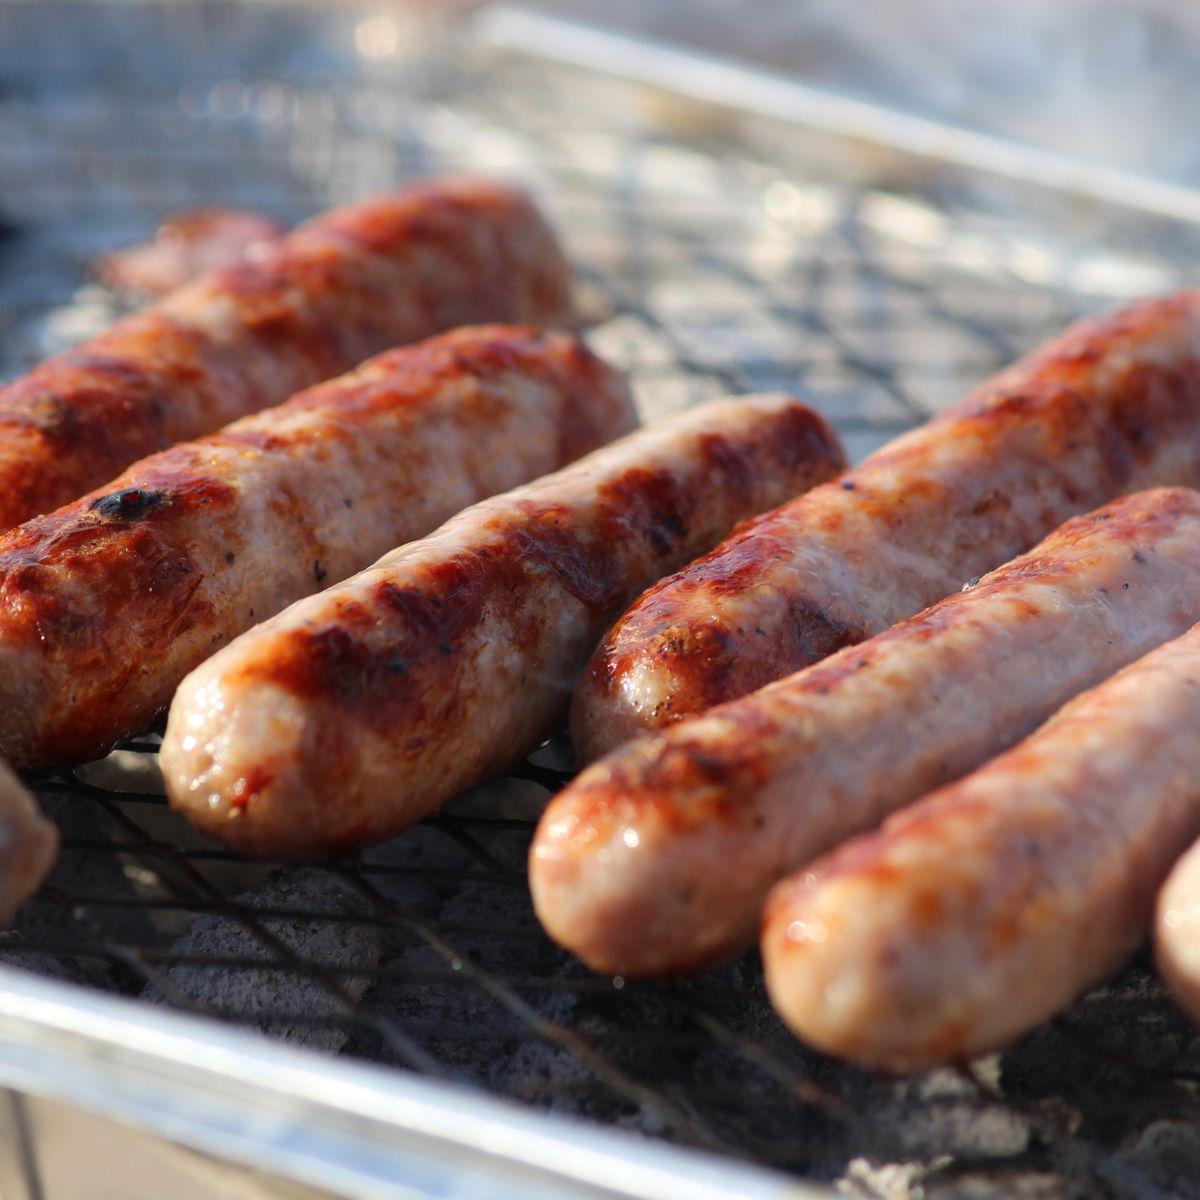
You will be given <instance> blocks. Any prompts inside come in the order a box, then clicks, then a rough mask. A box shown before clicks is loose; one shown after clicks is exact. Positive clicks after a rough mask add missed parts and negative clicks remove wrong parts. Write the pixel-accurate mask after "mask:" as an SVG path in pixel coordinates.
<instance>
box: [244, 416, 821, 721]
mask: <svg viewBox="0 0 1200 1200" xmlns="http://www.w3.org/2000/svg"><path fill="white" fill-rule="evenodd" d="M762 425H763V428H762V429H761V431H760V432H759V437H758V438H756V439H755V441H756V443H757V444H755V445H753V446H751V445H748V444H747V441H746V438H745V435H744V434H742V435H740V436H734V437H729V436H725V435H722V434H720V433H715V432H711V433H706V434H705V435H704V436H703V437H702V438H701V439H699V441H700V456H699V457H700V473H701V474H702V476H703V478H704V479H705V480H706V482H707V484H708V486H709V487H711V488H712V489H713V490H716V491H720V492H721V493H722V494H723V495H724V496H725V497H726V504H730V503H731V502H733V503H736V505H737V506H740V507H743V508H745V507H752V498H753V496H754V495H755V493H756V486H757V485H756V469H755V467H754V465H753V464H754V462H755V459H756V458H757V459H758V460H759V462H761V450H762V446H764V445H765V446H769V447H772V448H773V449H775V450H776V452H777V453H778V455H779V456H780V458H781V459H782V460H783V461H784V462H787V463H789V464H792V465H793V466H795V465H799V464H801V463H813V462H819V461H822V458H827V457H828V456H829V454H830V453H832V447H831V443H830V440H829V439H830V434H829V432H828V428H827V427H826V426H824V425H823V424H822V423H821V422H820V421H819V419H818V418H815V417H814V416H812V415H811V414H810V413H808V412H807V411H804V410H796V409H794V408H789V409H786V410H783V411H781V412H780V413H779V414H776V415H774V416H772V418H771V419H769V420H764V421H763V422H762ZM696 483H697V481H696V479H681V478H679V477H678V476H677V475H676V474H675V473H673V472H672V471H670V470H667V469H652V468H643V467H629V468H627V469H626V470H624V471H622V472H621V473H620V474H619V475H617V476H615V477H614V478H612V479H609V480H607V481H605V482H603V483H602V484H600V485H599V486H598V487H597V489H596V494H595V500H594V503H593V504H592V506H591V508H590V510H588V511H586V512H583V513H581V512H579V511H578V510H577V509H573V508H569V507H567V506H565V505H563V504H556V503H550V502H546V501H542V500H538V499H536V498H532V499H527V500H522V501H519V502H518V503H517V504H516V505H515V506H514V508H513V510H512V512H511V513H506V514H505V515H504V516H503V518H499V517H498V518H497V519H496V521H495V522H493V524H492V526H491V529H490V530H489V532H490V533H491V534H492V535H498V536H495V537H494V540H486V539H481V540H480V541H479V543H478V544H477V545H476V546H475V547H473V548H471V549H469V550H466V551H463V552H460V553H459V554H457V555H455V556H454V557H453V558H451V559H449V560H447V561H442V562H431V563H422V564H421V565H420V567H419V569H418V574H419V583H414V584H413V585H411V586H404V587H400V586H398V585H396V584H395V583H393V582H391V581H387V580H385V581H382V582H380V583H378V584H377V585H376V586H375V587H374V588H373V589H372V590H371V591H369V592H368V593H366V594H364V595H362V596H361V597H359V598H357V599H355V600H353V601H351V600H344V601H343V602H341V603H340V604H339V608H338V612H337V617H336V621H333V622H328V623H322V624H321V625H319V626H317V627H315V628H312V627H309V628H301V629H296V630H292V631H289V633H288V635H287V641H288V646H287V649H285V650H283V651H282V652H280V653H279V654H277V655H276V654H274V653H273V654H272V656H271V658H270V660H269V661H256V662H254V663H253V664H252V665H250V666H248V667H247V670H246V675H245V677H246V678H248V679H253V680H255V681H263V682H270V683H272V684H275V685H276V686H279V687H281V688H284V689H286V690H288V691H291V692H292V693H293V694H295V695H298V696H302V697H304V698H308V699H311V698H318V699H327V700H329V701H331V702H336V703H338V704H345V705H348V706H350V707H352V708H354V709H355V710H356V712H358V713H361V715H362V718H363V719H365V720H367V721H368V722H370V721H372V719H375V720H377V721H378V723H379V725H380V727H386V726H387V725H389V724H391V723H393V722H395V721H396V720H398V719H399V714H401V713H405V714H407V717H406V721H407V723H412V714H413V709H414V705H419V704H424V703H426V697H425V696H424V693H425V692H426V691H429V692H432V693H437V694H439V695H442V696H444V695H448V694H449V693H451V692H453V691H454V688H453V684H451V683H449V682H448V681H447V679H446V673H445V663H444V660H445V659H446V658H447V657H450V658H454V657H457V656H465V655H466V654H467V653H468V649H467V645H466V643H467V642H468V641H469V639H470V638H471V636H472V633H473V631H474V630H475V629H477V628H478V627H479V625H480V624H481V623H482V620H483V616H484V610H485V608H487V607H488V606H491V607H492V608H494V609H495V610H496V611H499V612H503V613H505V614H506V617H507V619H508V621H509V623H510V624H511V625H512V626H513V641H512V649H513V651H514V654H516V655H521V654H525V653H527V652H528V651H529V650H530V648H531V646H533V645H534V644H535V643H536V640H537V638H538V637H539V635H540V632H541V628H542V620H541V617H540V616H539V612H538V611H533V610H532V608H531V606H530V605H529V603H528V600H527V596H528V595H529V593H530V590H531V589H530V583H531V576H533V575H535V574H537V575H542V576H545V575H550V576H553V578H554V580H555V582H556V583H557V584H558V586H559V587H560V588H561V591H562V593H563V602H565V603H569V602H571V601H573V602H575V603H577V604H579V605H581V606H582V607H583V608H584V609H585V610H586V611H587V613H588V616H589V624H590V625H591V626H592V627H593V628H595V629H596V630H597V631H599V630H600V629H601V628H603V626H604V625H605V624H607V623H608V622H609V621H611V620H612V619H613V617H615V616H616V615H617V613H619V612H620V610H621V609H622V607H623V606H624V605H625V604H627V603H628V601H629V599H630V594H629V593H630V585H629V578H630V574H631V572H630V563H631V561H634V560H638V559H646V560H648V559H654V560H660V559H662V558H663V557H667V558H668V559H669V558H670V557H672V556H676V555H686V554H687V552H688V551H687V549H686V547H687V545H688V542H689V539H690V538H691V536H692V533H693V526H694V524H695V522H696V519H697V517H698V514H699V513H700V512H701V511H703V510H704V509H705V508H707V506H708V505H707V498H706V495H705V490H704V489H703V488H698V487H697V486H696ZM541 603H542V602H541V601H540V600H539V604H538V606H537V607H538V610H539V611H540V606H541ZM381 629H385V630H387V631H389V632H388V634H387V636H386V637H382V638H381V634H380V630H381ZM428 701H429V702H430V703H437V699H436V697H429V698H428Z"/></svg>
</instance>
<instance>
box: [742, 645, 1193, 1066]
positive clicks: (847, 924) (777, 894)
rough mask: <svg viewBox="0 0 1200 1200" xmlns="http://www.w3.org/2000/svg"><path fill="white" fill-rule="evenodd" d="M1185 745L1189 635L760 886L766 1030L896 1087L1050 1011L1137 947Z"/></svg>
mask: <svg viewBox="0 0 1200 1200" xmlns="http://www.w3.org/2000/svg"><path fill="white" fill-rule="evenodd" d="M1197 730H1200V627H1195V628H1193V629H1192V630H1190V631H1189V632H1188V633H1186V634H1184V635H1183V636H1182V637H1180V638H1177V639H1176V640H1175V641H1172V642H1169V643H1167V644H1166V645H1165V646H1160V647H1159V648H1158V649H1157V650H1155V651H1153V652H1151V653H1150V654H1148V655H1146V656H1145V657H1144V658H1141V659H1139V660H1138V661H1137V662H1135V663H1133V664H1132V665H1131V666H1129V667H1126V668H1125V670H1124V671H1122V672H1121V673H1120V674H1119V675H1116V676H1114V677H1113V678H1112V679H1109V680H1108V681H1107V682H1105V683H1102V684H1100V685H1099V686H1098V687H1096V688H1093V689H1092V690H1091V691H1089V692H1085V693H1084V694H1083V695H1081V696H1078V697H1076V698H1075V699H1074V700H1073V701H1071V703H1069V704H1068V705H1066V707H1064V708H1063V709H1061V710H1060V711H1059V712H1058V713H1057V714H1056V715H1055V716H1054V717H1052V718H1051V719H1050V721H1048V722H1047V723H1046V724H1045V725H1044V726H1042V727H1041V729H1039V730H1038V731H1037V732H1036V733H1034V734H1032V735H1031V736H1030V737H1029V738H1027V739H1026V740H1025V741H1024V742H1022V743H1021V744H1020V745H1019V746H1017V747H1016V748H1015V749H1013V750H1010V751H1009V752H1008V753H1006V754H1002V755H1001V756H1000V757H999V758H995V759H993V760H992V761H991V762H989V763H987V764H986V765H984V766H982V767H980V768H979V769H978V770H977V771H975V772H974V773H973V774H971V775H968V776H967V777H966V778H965V779H961V780H959V782H957V783H953V784H951V785H950V786H949V787H945V788H942V789H941V790H940V791H937V792H934V793H933V794H932V795H930V796H928V797H927V798H926V799H924V800H921V801H920V802H918V803H917V804H914V805H912V806H910V807H909V808H906V809H904V810H903V811H902V812H899V813H897V814H896V815H895V816H893V817H891V818H890V819H889V820H888V821H886V822H885V823H884V825H883V827H882V828H881V829H880V830H879V831H878V832H876V833H872V834H867V835H865V836H864V837H861V838H856V839H854V840H853V841H850V842H848V843H846V844H845V845H844V846H842V847H841V848H840V849H838V850H836V851H834V852H833V853H832V854H831V855H829V856H828V857H827V858H824V859H821V860H819V861H818V862H816V863H814V864H812V865H811V866H810V867H809V868H808V869H806V870H804V871H802V872H799V873H798V874H796V875H794V876H792V877H791V878H790V879H787V880H785V881H784V882H783V883H780V884H778V885H777V886H776V888H775V889H774V891H773V892H772V893H771V896H770V898H769V900H768V902H767V906H766V918H765V921H764V924H763V933H762V949H763V959H764V962H765V964H766V972H767V986H768V989H769V991H770V994H771V998H772V1000H773V1002H774V1004H775V1007H776V1008H777V1009H778V1010H779V1013H780V1015H781V1016H782V1017H783V1018H784V1020H785V1021H786V1022H787V1024H788V1025H789V1026H790V1027H791V1028H792V1029H793V1030H794V1031H795V1033H796V1034H797V1036H799V1037H801V1038H803V1039H804V1040H805V1041H807V1042H810V1043H811V1044H813V1045H814V1046H817V1047H818V1048H820V1049H821V1050H824V1051H826V1052H827V1053H831V1054H836V1055H838V1056H840V1057H842V1058H848V1059H850V1060H852V1061H854V1062H856V1063H860V1064H862V1065H864V1066H868V1067H873V1068H883V1069H886V1070H892V1071H910V1070H915V1069H917V1068H921V1067H928V1066H933V1065H936V1064H938V1063H944V1062H951V1061H956V1060H962V1059H967V1058H971V1057H974V1056H976V1055H979V1054H983V1053H987V1052H989V1051H992V1050H998V1049H1001V1048H1003V1047H1004V1046H1007V1045H1008V1044H1009V1043H1010V1042H1012V1041H1014V1040H1015V1039H1016V1038H1018V1037H1019V1036H1020V1035H1021V1034H1023V1033H1025V1032H1027V1031H1028V1030H1030V1029H1032V1028H1033V1027H1034V1026H1035V1025H1037V1024H1038V1023H1039V1022H1040V1021H1043V1020H1045V1019H1046V1018H1047V1017H1050V1016H1052V1015H1053V1014H1054V1013H1056V1012H1058V1011H1059V1010H1060V1009H1062V1008H1065V1007H1066V1006H1067V1005H1068V1004H1069V1003H1070V1002H1071V1000H1072V999H1074V997H1075V996H1076V995H1078V994H1079V993H1080V992H1082V991H1083V990H1084V989H1085V988H1087V987H1089V986H1090V985H1092V984H1094V983H1098V982H1099V981H1100V980H1102V979H1103V978H1104V977H1105V976H1106V975H1108V974H1110V973H1111V972H1112V971H1114V970H1115V969H1116V968H1117V967H1119V966H1120V965H1121V963H1122V962H1123V961H1124V960H1125V959H1126V958H1127V957H1128V956H1129V955H1130V954H1131V953H1132V952H1133V951H1134V950H1135V949H1136V948H1137V945H1138V943H1139V942H1140V941H1141V939H1142V937H1143V936H1144V935H1145V933H1146V929H1147V926H1148V925H1149V923H1150V916H1151V911H1152V908H1153V904H1154V893H1155V891H1156V889H1157V888H1158V885H1159V884H1160V883H1161V882H1162V880H1163V878H1164V876H1165V875H1166V874H1167V872H1168V871H1169V870H1170V868H1171V864H1172V863H1173V862H1174V861H1175V860H1176V859H1177V858H1178V857H1179V855H1180V854H1181V853H1182V852H1183V851H1184V850H1185V849H1186V847H1187V846H1188V844H1189V843H1190V842H1191V840H1192V839H1193V838H1194V837H1195V836H1196V834H1197V833H1200V738H1198V737H1197ZM1175 906H1176V905H1175V901H1172V900H1168V901H1167V911H1171V910H1172V909H1173V908H1174V907H1175ZM1159 928H1160V932H1161V930H1162V928H1163V926H1162V922H1161V919H1160V925H1159ZM1193 929H1194V927H1193ZM1193 954H1194V952H1193Z"/></svg>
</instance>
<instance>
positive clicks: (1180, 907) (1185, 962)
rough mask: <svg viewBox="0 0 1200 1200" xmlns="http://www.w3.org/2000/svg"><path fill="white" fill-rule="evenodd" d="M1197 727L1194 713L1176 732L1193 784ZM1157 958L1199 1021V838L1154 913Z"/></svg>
mask: <svg viewBox="0 0 1200 1200" xmlns="http://www.w3.org/2000/svg"><path fill="white" fill-rule="evenodd" d="M1138 703H1139V705H1140V703H1141V699H1140V697H1139V699H1138ZM1197 728H1200V718H1198V717H1196V716H1195V715H1193V717H1192V722H1191V724H1190V725H1183V726H1182V727H1181V729H1180V730H1179V732H1178V735H1177V736H1178V737H1179V738H1180V739H1181V740H1182V742H1183V744H1184V748H1185V749H1184V753H1187V752H1189V751H1190V752H1191V753H1190V755H1189V757H1188V758H1187V759H1186V764H1187V774H1186V776H1185V777H1184V778H1185V779H1186V781H1187V782H1188V783H1189V784H1190V785H1192V786H1193V787H1195V786H1196V782H1197V780H1200V767H1197V765H1196V764H1195V762H1194V759H1195V757H1196V748H1197V746H1200V742H1198V740H1197V738H1196V730H1197ZM1139 787H1140V781H1139ZM1197 790H1198V791H1200V788H1197ZM1154 958H1155V962H1156V963H1157V965H1158V972H1159V974H1160V975H1161V976H1162V978H1163V981H1164V982H1165V983H1166V984H1167V986H1168V987H1169V988H1170V989H1171V993H1172V995H1174V997H1175V999H1176V1000H1177V1001H1178V1002H1179V1005H1180V1007H1181V1008H1183V1010H1184V1011H1185V1012H1186V1013H1188V1014H1189V1015H1190V1016H1191V1017H1192V1019H1193V1020H1195V1021H1200V842H1197V843H1196V844H1195V845H1194V846H1192V848H1191V849H1190V850H1188V851H1187V853H1186V854H1184V855H1183V856H1182V857H1181V858H1180V860H1179V862H1178V863H1177V864H1176V865H1175V867H1174V869H1173V870H1172V871H1171V874H1170V875H1169V876H1168V878H1167V882H1166V884H1165V885H1164V886H1163V889H1162V891H1161V893H1160V894H1159V897H1158V905H1157V908H1156V910H1155V916H1154Z"/></svg>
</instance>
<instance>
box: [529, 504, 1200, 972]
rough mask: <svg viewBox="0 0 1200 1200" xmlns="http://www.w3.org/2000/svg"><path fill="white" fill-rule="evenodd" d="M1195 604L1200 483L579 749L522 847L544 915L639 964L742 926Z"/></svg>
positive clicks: (576, 948) (581, 950)
mask: <svg viewBox="0 0 1200 1200" xmlns="http://www.w3.org/2000/svg"><path fill="white" fill-rule="evenodd" d="M1198 617H1200V493H1196V492H1193V491H1191V490H1189V489H1186V488H1168V489H1162V490H1156V491H1150V492H1144V493H1139V494H1136V495H1134V496H1131V497H1127V498H1125V499H1122V500H1118V501H1115V502H1114V503H1112V504H1110V505H1108V506H1107V507H1105V508H1102V509H1100V510H1099V511H1098V512H1095V513H1092V514H1090V515H1088V516H1085V517H1078V518H1076V519H1074V520H1072V521H1069V522H1068V523H1067V524H1066V525H1064V526H1063V527H1062V528H1061V529H1059V530H1058V531H1057V532H1055V533H1053V534H1052V535H1051V536H1050V537H1048V538H1046V539H1045V541H1043V542H1042V543H1041V544H1040V545H1039V546H1037V547H1036V548H1035V549H1034V550H1033V551H1031V552H1030V553H1029V554H1027V555H1024V556H1023V557H1021V558H1018V559H1016V560H1014V561H1013V562H1011V563H1009V564H1007V565H1006V566H1004V567H1001V568H999V569H998V570H996V571H994V572H993V573H992V574H990V575H988V576H985V577H984V579H983V580H982V581H980V582H979V583H977V584H975V585H974V586H972V587H970V588H969V589H968V590H966V591H962V592H959V593H957V594H956V595H954V596H951V597H948V598H947V599H945V600H943V601H941V603H939V604H936V605H934V606H933V607H932V608H929V609H927V610H926V611H925V612H923V613H921V614H919V615H918V616H916V617H913V618H911V619H910V620H908V621H906V622H903V623H902V624H899V625H896V626H894V627H893V628H892V629H889V630H888V631H887V632H885V633H881V634H879V635H877V636H876V637H874V638H872V639H871V640H870V641H867V642H864V643H862V644H861V645H858V646H850V647H847V648H846V649H844V650H841V651H839V652H838V653H837V654H834V655H833V656H831V657H830V658H828V659H826V660H825V661H824V662H822V663H818V664H816V665H814V666H812V667H809V668H807V669H806V670H804V671H799V672H797V673H796V674H795V675H791V676H789V677H788V678H787V679H784V680H780V681H779V682H777V683H775V684H772V685H770V686H769V687H766V688H763V689H762V690H761V691H758V692H755V693H753V694H751V695H749V696H744V697H742V698H741V699H739V700H734V701H730V702H729V703H728V704H724V705H721V706H720V707H718V708H716V709H714V710H713V711H712V712H709V713H706V714H703V715H701V716H698V717H694V718H692V719H691V720H690V721H684V722H681V723H680V724H679V725H678V726H674V727H672V728H671V729H668V730H665V731H664V732H663V733H661V734H656V735H652V736H648V737H645V738H641V739H639V740H637V741H635V742H631V743H630V744H629V745H627V746H625V747H623V748H622V749H620V750H618V751H616V752H615V753H614V754H612V755H610V756H609V757H608V758H606V759H602V760H601V761H600V762H598V763H595V764H593V766H591V767H589V768H588V769H587V770H586V771H585V772H583V773H582V774H581V775H580V776H579V777H578V778H577V779H576V780H575V781H574V783H572V784H571V785H569V786H568V787H567V788H565V789H564V790H563V791H562V792H560V793H559V794H558V795H557V796H556V797H555V798H554V799H553V800H552V801H551V802H550V805H549V807H548V808H547V809H546V811H545V813H544V814H543V816H542V820H541V823H540V825H539V827H538V830H537V833H536V835H535V837H534V840H533V845H532V849H531V857H530V886H531V889H532V892H533V900H534V907H535V909H536V910H537V914H538V916H539V917H540V919H541V921H542V924H543V925H544V927H545V928H546V930H547V932H548V933H549V934H550V936H551V937H553V938H554V939H555V940H556V941H558V942H560V943H561V944H562V945H563V946H565V947H566V948H567V949H569V950H571V951H573V952H574V953H575V954H577V955H578V956H579V957H580V958H582V959H583V960H584V961H585V962H586V963H587V964H588V965H589V966H592V967H594V968H595V969H597V970H601V971H611V972H617V973H619V974H622V975H627V976H636V975H655V974H662V973H666V972H672V971H680V970H686V969H691V968H695V967H699V966H703V965H707V964H709V963H712V962H715V961H717V960H719V959H721V958H724V957H725V956H727V955H729V954H731V953H733V952H734V951H736V950H738V949H740V948H741V947H742V946H744V945H746V944H748V943H749V942H750V941H751V940H752V939H753V936H754V933H755V931H756V927H757V923H758V917H759V913H760V910H761V905H762V901H763V899H764V897H765V896H766V893H767V890H768V889H769V888H770V886H771V885H772V884H773V883H775V881H776V880H778V879H779V878H781V877H782V876H784V875H786V874H788V873H789V872H791V871H793V870H796V869H797V868H799V867H801V866H803V865H804V864H805V863H807V862H810V861H811V860H812V859H813V858H815V857H816V856H817V855H818V854H820V853H822V852H823V851H826V850H828V849H830V848H831V847H832V846H834V845H836V844H837V843H838V842H840V841H841V840H842V839H844V838H846V837H849V836H850V835H851V834H854V833H858V832H860V831H862V830H864V829H868V828H870V827H872V826H874V825H876V824H877V823H878V822H879V821H880V820H882V818H883V817H884V816H885V815H886V814H887V813H888V812H890V811H891V810H892V809H895V808H898V807H899V806H900V805H903V804H907V803H909V802H910V801H912V800H915V799H916V798H917V797H919V796H921V795H923V794H924V793H925V792H927V791H930V790H931V789H932V788H934V787H937V786H940V785H941V784H944V783H947V782H949V781H950V780H952V779H955V778H957V777H958V776H961V775H962V774H964V773H965V772H966V771H969V770H970V769H972V768H973V767H975V766H977V765H978V764H979V763H980V762H982V761H983V760H984V759H986V758H987V757H988V756H990V755H991V754H994V753H995V752H996V751H998V750H1001V749H1003V748H1004V747H1006V746H1008V745H1010V744H1011V743H1012V742H1013V741H1015V740H1016V739H1017V738H1020V737H1022V736H1024V735H1025V734H1027V733H1029V732H1030V731H1031V730H1032V729H1033V728H1034V727H1035V726H1036V725H1037V724H1038V723H1039V722H1040V721H1042V720H1043V719H1044V718H1045V717H1046V716H1048V715H1049V714H1050V713H1051V712H1053V711H1054V709H1055V708H1057V707H1058V706H1059V705H1060V704H1062V703H1064V702H1065V701H1066V700H1067V699H1069V698H1070V697H1071V696H1073V695H1075V694H1076V693H1077V692H1079V691H1081V690H1082V689H1084V688H1086V687H1089V686H1091V685H1092V684H1094V683H1096V682H1098V681H1099V680H1100V679H1103V678H1104V677H1105V676H1106V675H1108V674H1110V673H1111V672H1113V671H1114V670H1116V669H1117V668H1118V667H1121V666H1123V665H1124V664H1125V663H1127V662H1129V661H1131V660H1132V659H1134V658H1136V657H1137V656H1138V655H1139V654H1142V653H1144V652H1145V651H1147V650H1149V649H1151V648H1152V647H1153V646H1156V645H1158V644H1159V643H1160V642H1162V641H1164V640H1166V639H1167V638H1170V637H1174V636H1176V635H1178V634H1180V633H1182V632H1183V631H1184V630H1185V629H1187V628H1188V626H1189V625H1191V624H1192V622H1193V621H1195V620H1196V619H1197V618H1198Z"/></svg>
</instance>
